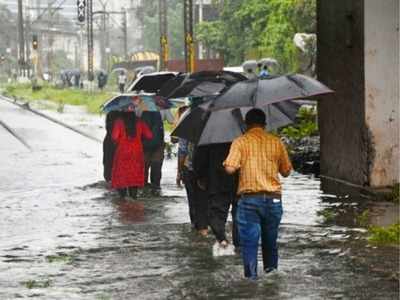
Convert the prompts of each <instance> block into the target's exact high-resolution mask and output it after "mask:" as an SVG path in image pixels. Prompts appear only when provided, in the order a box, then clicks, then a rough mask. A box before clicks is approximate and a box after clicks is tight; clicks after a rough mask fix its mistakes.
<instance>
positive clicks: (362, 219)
mask: <svg viewBox="0 0 400 300" xmlns="http://www.w3.org/2000/svg"><path fill="white" fill-rule="evenodd" d="M369 217H370V211H369V210H368V209H366V210H364V211H363V212H362V213H361V214H359V215H358V216H356V221H357V224H358V225H359V226H361V227H368V226H369Z"/></svg>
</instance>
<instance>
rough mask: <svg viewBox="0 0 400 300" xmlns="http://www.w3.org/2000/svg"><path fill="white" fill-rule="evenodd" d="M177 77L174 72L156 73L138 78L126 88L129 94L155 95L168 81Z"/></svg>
mask: <svg viewBox="0 0 400 300" xmlns="http://www.w3.org/2000/svg"><path fill="white" fill-rule="evenodd" d="M177 75H178V73H176V72H156V73H151V74H145V75H142V76H139V77H138V78H137V79H136V80H135V81H134V82H133V83H132V84H131V86H130V87H129V88H128V91H129V92H135V91H136V92H140V91H143V92H145V93H157V92H158V91H159V89H160V88H161V87H162V86H163V85H164V84H165V83H166V82H167V81H168V80H170V79H173V78H175V77H176V76H177Z"/></svg>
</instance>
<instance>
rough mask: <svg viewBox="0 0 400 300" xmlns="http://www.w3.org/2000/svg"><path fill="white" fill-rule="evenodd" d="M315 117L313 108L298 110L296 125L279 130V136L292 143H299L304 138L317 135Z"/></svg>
mask: <svg viewBox="0 0 400 300" xmlns="http://www.w3.org/2000/svg"><path fill="white" fill-rule="evenodd" d="M316 115H317V113H316V109H314V108H305V107H302V108H300V110H299V113H298V115H297V122H296V124H295V125H290V126H287V127H285V128H283V129H281V130H280V132H279V133H280V135H283V136H285V137H287V138H288V139H291V140H294V141H299V140H301V139H302V138H304V137H308V136H315V135H318V124H317V122H316V121H315V119H316Z"/></svg>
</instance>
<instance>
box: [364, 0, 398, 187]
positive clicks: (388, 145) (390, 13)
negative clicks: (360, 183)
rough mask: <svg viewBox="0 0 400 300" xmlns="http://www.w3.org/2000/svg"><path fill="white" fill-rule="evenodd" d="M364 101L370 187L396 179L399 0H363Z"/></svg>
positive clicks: (395, 180)
mask: <svg viewBox="0 0 400 300" xmlns="http://www.w3.org/2000/svg"><path fill="white" fill-rule="evenodd" d="M364 3H365V24H364V25H365V101H366V102H365V104H366V123H367V126H368V128H369V129H370V131H371V134H372V141H373V145H372V146H373V147H374V152H375V158H374V160H373V162H372V166H371V172H370V184H371V186H372V187H383V186H388V185H392V184H393V183H395V182H399V181H400V179H399V177H400V168H399V164H400V148H399V139H400V137H399V136H400V131H399V126H400V123H399V106H400V101H399V81H400V78H399V10H400V8H399V0H381V1H377V0H365V2H364Z"/></svg>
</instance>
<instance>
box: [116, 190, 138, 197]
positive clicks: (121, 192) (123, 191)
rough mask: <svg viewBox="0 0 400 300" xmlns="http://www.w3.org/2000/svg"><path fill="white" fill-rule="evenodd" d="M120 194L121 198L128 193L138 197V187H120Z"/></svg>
mask: <svg viewBox="0 0 400 300" xmlns="http://www.w3.org/2000/svg"><path fill="white" fill-rule="evenodd" d="M118 194H119V196H120V197H121V198H125V197H126V196H127V195H128V196H130V197H132V198H133V199H136V198H137V188H135V187H129V188H125V189H118Z"/></svg>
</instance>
